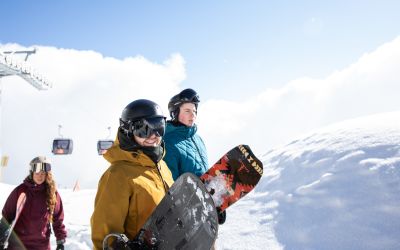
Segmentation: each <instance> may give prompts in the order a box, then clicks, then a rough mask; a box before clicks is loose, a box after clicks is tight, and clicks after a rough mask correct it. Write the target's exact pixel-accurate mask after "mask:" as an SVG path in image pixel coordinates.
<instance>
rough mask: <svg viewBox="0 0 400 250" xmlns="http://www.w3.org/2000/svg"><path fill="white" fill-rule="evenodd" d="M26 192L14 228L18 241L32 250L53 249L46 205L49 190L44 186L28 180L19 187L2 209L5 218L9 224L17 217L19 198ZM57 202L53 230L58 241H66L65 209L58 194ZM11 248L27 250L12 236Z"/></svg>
mask: <svg viewBox="0 0 400 250" xmlns="http://www.w3.org/2000/svg"><path fill="white" fill-rule="evenodd" d="M22 192H24V193H25V194H26V202H25V206H24V208H23V209H22V212H21V215H20V217H19V218H18V221H17V223H16V224H15V227H14V232H15V233H16V235H17V238H19V240H20V241H21V242H22V243H23V244H24V246H25V248H26V249H29V250H36V249H37V250H45V249H47V250H50V234H51V229H50V223H49V222H48V218H49V215H50V212H49V210H48V208H47V204H46V187H45V183H43V184H40V185H37V184H34V183H33V181H32V180H29V179H28V178H27V179H25V180H24V182H23V183H22V184H20V185H19V186H18V187H16V188H15V189H14V190H13V191H12V192H11V194H10V196H9V197H8V198H7V201H6V203H5V205H4V208H3V219H6V220H7V221H8V222H9V223H10V224H11V223H12V221H13V219H14V218H15V210H16V206H17V199H18V197H19V195H20V194H21V193H22ZM56 195H57V203H56V206H55V209H54V213H53V223H52V225H53V231H54V234H55V236H56V239H57V240H63V239H65V238H66V237H67V231H66V230H65V226H64V223H63V220H64V209H63V205H62V201H61V197H60V195H59V194H58V192H56ZM9 244H10V245H9V247H8V249H10V250H11V249H25V248H23V247H20V245H21V244H20V243H18V240H16V237H11V239H10V241H9Z"/></svg>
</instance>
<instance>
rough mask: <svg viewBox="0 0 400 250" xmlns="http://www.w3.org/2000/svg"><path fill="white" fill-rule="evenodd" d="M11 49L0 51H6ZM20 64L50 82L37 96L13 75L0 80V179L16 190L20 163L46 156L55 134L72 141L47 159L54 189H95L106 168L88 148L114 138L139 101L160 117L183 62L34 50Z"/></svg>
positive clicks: (22, 169) (177, 58)
mask: <svg viewBox="0 0 400 250" xmlns="http://www.w3.org/2000/svg"><path fill="white" fill-rule="evenodd" d="M10 47H13V49H16V48H18V46H17V45H3V46H0V49H3V50H6V49H10ZM36 48H37V53H36V54H33V55H31V56H30V57H29V60H28V63H29V64H31V65H33V66H34V67H35V68H36V69H37V71H39V72H40V73H41V74H43V75H45V76H46V77H47V78H48V79H49V80H51V81H52V82H53V88H52V89H50V90H48V91H40V92H39V91H37V90H36V89H34V88H33V87H32V86H30V85H29V84H27V83H26V82H24V81H23V80H22V79H20V78H17V77H7V78H2V86H3V89H2V90H3V91H2V103H1V108H2V135H1V138H2V142H1V146H2V150H3V153H4V154H8V155H9V156H10V161H9V165H10V166H9V167H7V168H6V169H5V170H4V171H3V172H4V179H7V180H10V182H12V183H14V184H17V183H19V182H20V181H21V180H22V179H23V178H24V177H25V175H26V174H27V169H28V165H27V164H28V162H29V161H30V160H31V159H32V158H33V157H34V156H35V155H38V154H45V155H51V144H52V140H53V139H54V138H55V137H59V136H58V124H61V125H62V126H63V128H62V130H61V134H63V136H64V137H69V138H72V139H73V141H74V152H73V154H72V155H69V156H53V157H52V158H53V162H54V171H55V173H56V175H57V176H62V178H57V179H58V180H59V182H60V184H61V185H63V186H72V185H73V184H74V181H75V180H76V179H78V178H79V179H80V180H81V185H83V186H85V184H86V185H91V186H94V185H96V184H97V181H98V179H99V176H100V174H101V173H102V172H103V171H104V169H105V167H106V166H107V163H106V162H105V161H104V160H103V158H102V157H100V156H98V155H97V152H96V143H97V140H98V139H104V138H105V137H107V135H108V130H107V127H109V126H111V127H112V135H111V138H110V139H114V138H115V134H116V131H117V126H118V118H119V116H120V114H121V112H122V109H123V108H124V107H125V106H126V105H127V104H128V103H129V102H131V101H133V100H135V99H139V98H145V99H151V100H153V101H155V102H157V103H159V104H160V105H161V106H162V107H163V110H164V112H165V115H166V116H167V103H168V100H169V98H170V96H172V95H174V94H176V93H177V92H178V91H179V90H180V88H179V84H180V82H181V81H183V80H184V79H185V77H186V72H185V67H184V64H185V62H184V60H183V58H182V56H180V55H179V54H174V55H171V56H170V58H168V59H167V60H165V62H163V63H161V64H157V63H153V62H150V61H149V60H147V59H146V58H144V57H141V56H137V57H128V58H125V59H123V60H118V59H115V58H109V57H103V56H102V55H101V54H99V53H97V52H94V51H77V50H72V49H57V48H54V47H43V46H36Z"/></svg>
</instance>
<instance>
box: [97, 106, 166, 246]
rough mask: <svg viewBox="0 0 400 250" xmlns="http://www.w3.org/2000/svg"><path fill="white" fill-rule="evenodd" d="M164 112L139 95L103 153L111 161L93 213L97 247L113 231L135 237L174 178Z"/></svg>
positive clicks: (123, 116)
mask: <svg viewBox="0 0 400 250" xmlns="http://www.w3.org/2000/svg"><path fill="white" fill-rule="evenodd" d="M164 132H165V117H164V116H163V113H162V111H161V108H160V106H159V105H157V104H156V103H154V102H152V101H150V100H145V99H139V100H136V101H133V102H131V103H130V104H129V105H128V106H126V107H125V109H124V110H123V112H122V115H121V119H120V127H119V129H118V135H117V139H116V140H115V142H114V145H113V146H112V147H111V148H110V149H109V150H108V151H107V153H106V154H104V158H105V159H106V160H107V161H109V162H110V164H111V166H110V167H109V168H108V169H107V170H106V171H105V172H104V174H103V176H102V177H101V179H100V181H99V184H98V190H97V194H96V198H95V203H94V211H93V214H92V217H91V229H92V241H93V247H94V249H98V250H100V249H103V247H102V244H103V239H104V238H105V236H106V235H107V234H110V233H123V234H125V235H126V236H127V237H128V238H129V239H131V240H132V239H133V238H134V237H135V236H136V234H137V233H138V232H139V230H140V228H141V227H142V226H143V225H144V223H145V222H146V220H147V219H148V217H149V216H150V215H151V213H152V212H153V210H154V209H155V207H156V206H157V205H158V203H159V202H160V201H161V199H162V198H163V197H164V195H165V194H166V192H167V191H168V189H169V187H170V186H171V185H172V184H173V179H172V174H171V172H170V170H169V169H168V167H167V165H166V164H165V162H164V161H163V160H162V158H163V156H164V145H163V142H162V136H163V135H164Z"/></svg>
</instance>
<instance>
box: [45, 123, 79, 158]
mask: <svg viewBox="0 0 400 250" xmlns="http://www.w3.org/2000/svg"><path fill="white" fill-rule="evenodd" d="M60 130H61V125H58V134H59V135H60V138H56V139H54V140H53V150H52V151H51V152H52V153H53V154H55V155H69V154H72V149H73V148H74V144H73V141H72V139H68V138H63V137H62V135H61V133H60Z"/></svg>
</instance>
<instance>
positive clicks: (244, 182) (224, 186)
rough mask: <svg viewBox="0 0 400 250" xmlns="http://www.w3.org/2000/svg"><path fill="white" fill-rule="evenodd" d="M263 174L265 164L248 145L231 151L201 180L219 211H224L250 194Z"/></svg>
mask: <svg viewBox="0 0 400 250" xmlns="http://www.w3.org/2000/svg"><path fill="white" fill-rule="evenodd" d="M262 174H263V164H262V163H261V161H260V160H259V159H258V158H257V157H256V156H255V155H254V153H253V152H252V151H251V149H250V147H249V146H247V145H239V146H236V147H234V148H233V149H231V150H230V151H229V152H228V153H226V154H225V155H224V156H223V157H222V158H221V159H220V160H218V161H217V162H216V163H215V164H214V165H213V166H212V167H211V168H210V169H209V170H208V171H207V172H206V173H204V174H203V175H202V176H201V177H200V179H201V180H202V181H203V182H204V185H205V186H206V188H207V190H208V192H209V193H210V194H211V196H212V197H213V200H214V202H215V205H216V206H217V209H218V210H219V211H224V210H225V209H227V208H228V207H229V206H231V205H232V204H234V203H235V202H236V201H238V200H239V199H241V198H242V197H244V196H245V195H246V194H248V193H249V192H250V191H251V190H253V189H254V187H255V186H256V185H257V183H258V181H259V180H260V179H261V176H262Z"/></svg>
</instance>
